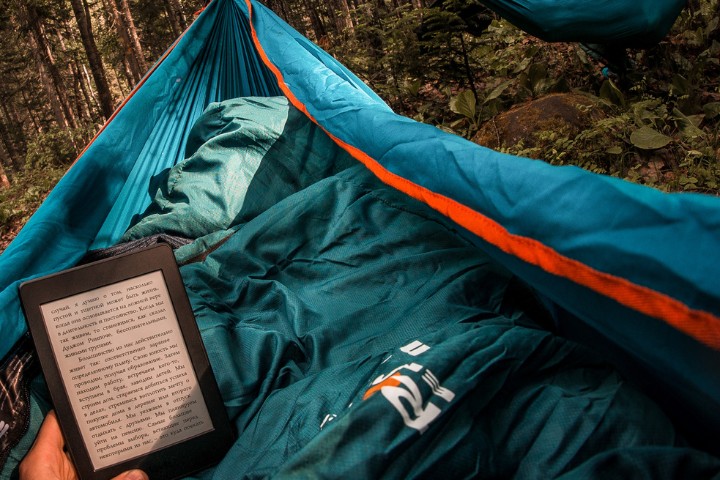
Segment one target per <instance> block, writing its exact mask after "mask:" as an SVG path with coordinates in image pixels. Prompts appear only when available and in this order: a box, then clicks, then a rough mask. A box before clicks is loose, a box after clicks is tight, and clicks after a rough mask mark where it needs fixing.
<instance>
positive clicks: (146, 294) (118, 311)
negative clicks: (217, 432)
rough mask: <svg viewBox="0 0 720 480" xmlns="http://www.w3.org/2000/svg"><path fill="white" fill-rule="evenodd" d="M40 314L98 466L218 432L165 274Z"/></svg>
mask: <svg viewBox="0 0 720 480" xmlns="http://www.w3.org/2000/svg"><path fill="white" fill-rule="evenodd" d="M40 310H41V311H42V314H43V316H44V317H45V321H46V325H47V326H48V328H47V330H48V337H49V338H50V342H51V345H52V348H53V351H54V354H55V358H56V359H57V364H58V368H59V370H60V375H61V376H62V379H63V383H64V384H65V385H66V388H68V387H70V388H72V390H73V391H72V392H69V393H70V395H68V396H69V398H70V403H71V404H72V409H73V412H74V414H75V420H76V421H77V424H78V426H79V427H80V431H81V433H82V438H83V440H84V441H85V446H86V448H87V450H88V452H89V454H90V459H91V461H92V463H93V465H94V466H95V468H96V469H99V468H103V467H107V466H109V465H113V464H115V463H119V462H122V461H125V460H128V459H130V458H132V457H135V456H138V455H144V454H147V453H149V452H151V451H153V450H156V449H159V448H163V447H166V446H168V445H171V444H173V443H177V442H180V441H183V440H187V439H188V438H191V437H194V436H196V435H199V434H202V433H205V432H207V431H208V430H211V429H212V422H211V421H210V416H209V414H208V410H207V406H206V405H205V402H204V400H203V396H202V394H201V392H200V389H199V388H198V380H197V377H196V376H195V372H194V371H193V368H192V363H191V361H190V357H189V355H188V351H187V349H186V348H185V342H184V340H183V336H182V333H181V332H180V328H179V325H178V321H177V318H176V316H175V312H174V309H173V308H172V303H171V301H170V298H169V295H168V291H167V287H166V285H165V282H164V280H163V276H162V272H161V271H155V272H152V273H148V274H145V275H141V276H139V277H136V278H131V279H129V280H125V281H122V282H118V283H114V284H112V285H107V286H104V287H101V288H96V289H93V290H90V291H87V292H83V293H80V294H77V295H73V296H71V297H67V298H63V299H60V300H56V301H53V302H49V303H45V304H43V305H41V306H40Z"/></svg>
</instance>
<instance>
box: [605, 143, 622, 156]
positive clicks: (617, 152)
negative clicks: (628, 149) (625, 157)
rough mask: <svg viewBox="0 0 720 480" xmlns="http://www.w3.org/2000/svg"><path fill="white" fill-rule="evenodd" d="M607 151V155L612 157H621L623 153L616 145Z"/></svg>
mask: <svg viewBox="0 0 720 480" xmlns="http://www.w3.org/2000/svg"><path fill="white" fill-rule="evenodd" d="M605 151H606V152H607V153H609V154H610V155H620V154H621V153H622V152H623V149H622V147H620V146H617V145H616V146H614V147H610V148H608V149H607V150H605Z"/></svg>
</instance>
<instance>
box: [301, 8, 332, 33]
mask: <svg viewBox="0 0 720 480" xmlns="http://www.w3.org/2000/svg"><path fill="white" fill-rule="evenodd" d="M303 5H305V11H306V13H307V15H308V17H310V26H311V27H312V31H313V33H314V34H315V41H317V42H319V41H321V40H322V39H324V38H325V37H327V29H326V28H325V24H324V23H323V22H322V19H321V18H320V15H318V12H317V8H315V5H313V4H311V3H310V2H309V1H308V0H303Z"/></svg>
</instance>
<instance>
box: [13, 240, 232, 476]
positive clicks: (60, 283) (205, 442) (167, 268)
mask: <svg viewBox="0 0 720 480" xmlns="http://www.w3.org/2000/svg"><path fill="white" fill-rule="evenodd" d="M157 271H161V272H162V276H163V277H164V280H165V283H166V285H167V290H168V293H169V297H170V300H171V302H172V305H173V308H174V310H175V314H176V317H177V321H178V324H179V330H180V331H181V334H182V336H183V338H184V341H185V346H186V348H187V351H188V354H189V358H190V360H191V363H192V365H193V368H194V370H195V374H196V377H197V380H198V384H199V387H200V389H201V391H202V396H203V398H204V400H205V404H206V406H207V410H208V413H209V416H210V419H211V421H212V429H211V430H210V431H208V432H206V433H203V434H201V435H199V436H196V437H193V438H190V439H186V440H184V441H182V442H181V443H176V444H173V445H169V446H166V447H162V448H160V449H159V450H156V451H151V452H149V453H147V454H144V455H142V456H139V457H135V458H130V459H128V460H125V461H122V462H119V463H116V464H112V465H109V466H106V467H103V468H99V469H97V468H95V467H94V465H93V463H92V460H91V457H90V455H89V453H88V451H87V449H86V446H85V442H84V441H83V438H82V437H81V430H80V427H79V425H78V423H77V421H76V418H75V415H74V414H73V410H72V407H71V403H70V399H69V393H68V389H67V388H66V387H65V385H64V383H63V381H62V377H61V374H60V369H59V366H58V363H57V359H56V357H55V354H54V353H53V348H52V345H51V342H50V339H49V338H48V336H49V333H48V330H47V328H48V326H47V323H46V321H45V319H44V317H43V314H42V311H41V306H42V305H44V304H47V303H49V302H53V301H55V300H61V299H63V298H66V297H71V296H73V295H76V294H78V293H83V292H89V291H91V290H94V289H98V288H102V287H104V286H109V285H113V284H115V283H119V282H122V281H124V280H129V279H133V278H135V277H140V276H143V275H145V274H148V273H153V272H157ZM20 296H21V299H22V304H23V309H24V311H25V316H26V318H27V321H28V325H29V329H30V333H31V335H32V338H33V341H34V343H35V347H36V350H37V353H38V357H39V360H40V365H41V367H42V370H43V373H44V375H45V379H46V382H47V385H48V389H49V391H50V394H51V397H52V400H53V404H54V408H55V410H56V412H57V417H58V421H59V423H60V426H61V428H62V431H63V433H64V436H65V439H66V444H67V446H68V449H69V452H70V455H71V456H72V459H73V461H74V463H75V467H76V469H77V472H78V474H79V476H80V478H81V479H83V480H86V479H87V480H105V479H109V478H112V477H114V476H116V475H118V474H120V473H122V472H124V471H126V470H129V469H134V468H139V469H142V470H144V471H145V472H147V473H148V474H149V476H150V478H153V479H160V478H163V479H164V478H176V477H180V476H184V475H188V474H190V473H192V472H195V471H198V470H201V469H203V468H205V467H208V466H210V465H212V464H214V463H216V462H217V461H219V460H220V459H221V458H222V456H223V455H224V453H225V452H226V451H227V449H228V448H229V446H230V445H231V444H232V441H233V432H232V428H231V427H230V424H229V421H228V418H227V414H226V411H225V407H224V404H223V401H222V398H221V396H220V392H219V389H218V387H217V383H216V381H215V377H214V375H213V373H212V369H211V367H210V363H209V361H208V357H207V353H206V351H205V347H204V345H203V342H202V338H201V337H200V333H199V330H198V328H197V324H196V322H195V316H194V315H193V312H192V308H191V306H190V302H189V300H188V297H187V293H186V291H185V287H184V285H183V282H182V278H181V276H180V272H179V269H178V266H177V263H176V261H175V257H174V255H173V252H172V249H171V248H170V247H169V246H168V245H165V244H160V245H156V246H153V247H150V248H147V249H144V250H141V251H137V252H133V253H129V254H125V255H120V256H117V257H112V258H109V259H104V260H100V261H98V262H94V263H91V264H87V265H83V266H80V267H75V268H72V269H69V270H65V271H63V272H59V273H56V274H53V275H49V276H46V277H42V278H38V279H34V280H30V281H28V282H25V283H23V284H22V285H21V286H20Z"/></svg>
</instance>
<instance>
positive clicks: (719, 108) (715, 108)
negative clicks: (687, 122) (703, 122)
mask: <svg viewBox="0 0 720 480" xmlns="http://www.w3.org/2000/svg"><path fill="white" fill-rule="evenodd" d="M703 111H704V112H705V117H706V118H708V119H712V118H715V117H717V116H718V115H720V102H711V103H706V104H705V105H704V106H703Z"/></svg>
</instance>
